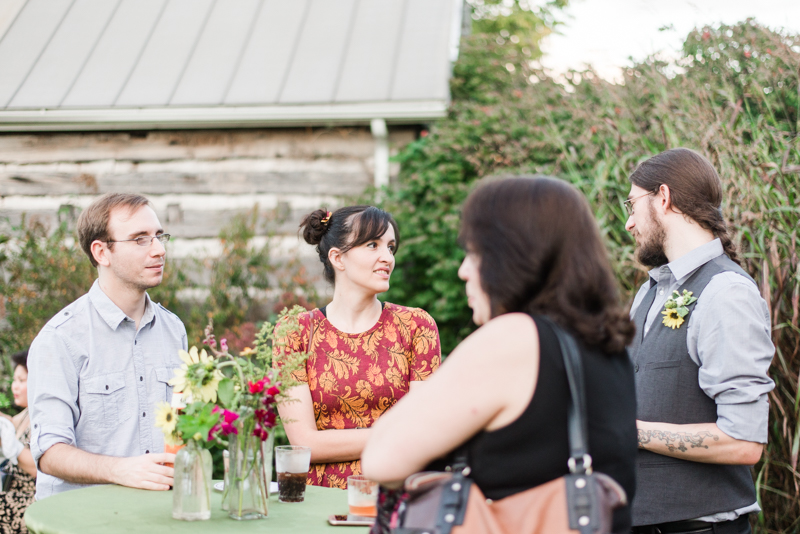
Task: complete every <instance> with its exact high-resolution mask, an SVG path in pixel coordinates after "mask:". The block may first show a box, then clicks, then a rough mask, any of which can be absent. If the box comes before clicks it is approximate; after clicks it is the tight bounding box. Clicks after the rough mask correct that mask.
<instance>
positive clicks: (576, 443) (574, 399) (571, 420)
mask: <svg viewBox="0 0 800 534" xmlns="http://www.w3.org/2000/svg"><path fill="white" fill-rule="evenodd" d="M540 320H541V321H542V322H544V323H545V324H547V325H548V326H549V327H550V328H551V329H552V330H553V332H554V333H555V335H556V337H557V338H558V344H559V346H560V348H561V355H562V357H563V358H564V368H565V369H566V371H567V381H568V382H569V396H570V399H569V408H568V410H569V411H568V415H567V425H568V426H567V428H568V432H569V455H570V465H569V467H570V472H572V473H576V472H580V473H583V472H586V471H588V472H589V473H591V457H589V443H588V441H587V439H588V435H589V432H588V424H587V421H586V419H587V418H586V394H585V391H586V389H585V384H584V380H583V364H582V362H581V355H580V352H579V350H578V344H577V343H576V342H575V338H574V337H572V336H571V335H569V334H567V333H566V332H565V331H564V329H562V328H561V327H560V326H558V325H557V324H555V323H554V322H553V321H552V320H550V319H548V318H546V317H541V318H540ZM573 463H574V467H573ZM587 463H588V465H586V464H587Z"/></svg>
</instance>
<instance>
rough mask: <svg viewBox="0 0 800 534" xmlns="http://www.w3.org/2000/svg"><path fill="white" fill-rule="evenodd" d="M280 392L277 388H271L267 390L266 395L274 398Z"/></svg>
mask: <svg viewBox="0 0 800 534" xmlns="http://www.w3.org/2000/svg"><path fill="white" fill-rule="evenodd" d="M280 392H281V390H279V389H278V387H277V386H272V387H271V388H269V389H268V390H267V395H271V396H273V397H274V396H275V395H277V394H278V393H280Z"/></svg>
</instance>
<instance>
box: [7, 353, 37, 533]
mask: <svg viewBox="0 0 800 534" xmlns="http://www.w3.org/2000/svg"><path fill="white" fill-rule="evenodd" d="M11 362H12V363H13V364H14V381H13V382H12V383H11V392H12V393H13V395H14V404H16V405H17V406H19V407H20V408H23V410H22V411H21V412H20V413H18V414H17V415H15V416H14V417H13V418H9V417H8V416H6V415H3V414H0V415H2V417H4V418H5V420H4V421H0V424H2V425H3V426H7V427H8V428H6V429H5V430H7V431H0V435H2V436H3V437H2V438H0V440H2V441H1V442H0V445H2V447H3V452H4V454H6V456H15V459H16V465H12V466H10V469H9V472H10V473H11V476H13V480H12V481H11V486H10V487H9V488H8V491H4V492H0V534H17V533H21V534H25V533H27V532H28V529H27V528H25V521H24V519H23V518H22V516H23V514H24V513H25V510H26V509H27V508H28V506H29V505H30V504H31V503H32V502H33V495H34V493H35V492H36V466H35V464H34V463H33V455H31V449H30V446H29V443H30V433H31V423H30V419H29V418H28V351H27V350H25V351H22V352H18V353H16V354H12V355H11ZM9 419H10V421H9ZM12 424H13V429H12V428H10V427H11V425H12Z"/></svg>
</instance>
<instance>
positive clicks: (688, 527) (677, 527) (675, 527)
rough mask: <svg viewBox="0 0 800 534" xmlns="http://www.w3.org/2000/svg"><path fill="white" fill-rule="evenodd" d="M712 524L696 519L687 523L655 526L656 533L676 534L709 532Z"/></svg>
mask: <svg viewBox="0 0 800 534" xmlns="http://www.w3.org/2000/svg"><path fill="white" fill-rule="evenodd" d="M712 525H713V523H709V522H708V521H698V520H696V519H692V520H688V521H670V522H669V523H661V524H660V525H655V527H656V528H657V529H658V530H657V531H656V532H660V533H661V534H673V533H678V532H702V531H703V530H711V528H712Z"/></svg>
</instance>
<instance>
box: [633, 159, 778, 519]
mask: <svg viewBox="0 0 800 534" xmlns="http://www.w3.org/2000/svg"><path fill="white" fill-rule="evenodd" d="M630 180H631V182H632V184H633V185H632V186H631V191H630V195H629V196H628V201H627V202H626V204H627V206H628V213H629V218H628V221H627V224H626V228H627V229H628V231H630V232H631V233H632V234H633V236H634V239H635V241H636V255H637V259H638V260H639V261H640V262H641V263H642V264H644V265H646V266H649V267H653V269H652V270H651V271H650V279H649V280H648V282H647V283H645V284H644V286H642V288H641V289H640V291H639V292H638V294H637V295H636V298H635V300H634V303H633V307H632V309H631V317H632V318H633V320H634V322H635V323H636V327H637V332H636V337H635V339H634V341H633V343H632V344H631V346H630V354H631V358H632V360H633V363H634V372H635V377H636V393H637V427H638V431H639V432H638V433H639V448H640V451H639V455H638V458H637V470H638V472H637V488H636V498H635V499H634V502H633V524H634V525H635V527H634V532H635V533H637V534H639V533H641V534H650V533H653V532H660V531H665V532H712V530H713V532H715V533H717V532H719V533H723V534H724V533H729V532H730V533H737V534H739V533H745V532H750V527H749V524H748V522H747V514H748V513H750V512H757V511H758V510H759V507H758V504H757V502H756V494H755V488H754V484H753V479H752V476H751V472H750V469H749V466H751V465H753V464H755V463H756V462H757V461H758V460H759V458H760V456H761V453H762V450H763V444H764V443H766V441H767V422H768V415H769V406H768V400H767V394H768V393H769V392H770V391H771V390H772V389H773V388H774V383H773V381H772V380H771V379H770V378H769V377H768V376H767V370H768V369H769V366H770V362H771V360H772V356H773V354H774V352H775V348H774V346H773V344H772V340H771V336H770V334H771V325H770V318H769V310H768V307H767V304H766V302H764V300H763V299H762V298H761V295H760V294H759V292H758V287H757V286H756V284H755V282H754V281H753V279H752V278H750V276H749V275H748V274H747V273H745V272H744V271H743V270H742V269H741V267H740V266H739V265H738V264H737V263H736V259H737V256H736V250H735V248H734V246H733V244H732V243H731V240H730V238H729V236H728V233H727V228H726V226H725V222H724V220H723V218H722V213H721V211H720V209H719V207H720V204H721V201H722V184H721V181H720V179H719V176H718V175H717V173H716V171H715V170H714V168H713V166H712V165H711V164H710V162H708V160H706V159H705V158H704V157H702V156H701V155H699V154H697V153H695V152H693V151H690V150H687V149H673V150H669V151H666V152H663V153H661V154H659V155H657V156H655V157H653V158H651V159H650V160H647V161H645V162H644V163H642V165H640V166H639V168H637V169H636V171H634V173H633V175H632V176H631V178H630ZM675 290H677V291H678V293H679V294H680V295H681V296H682V295H683V294H684V290H685V291H691V292H692V295H691V298H688V299H684V300H680V301H679V300H678V299H677V298H675V297H674V293H673V291H675ZM692 299H694V300H692ZM670 301H671V302H670ZM712 523H713V524H714V525H712Z"/></svg>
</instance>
